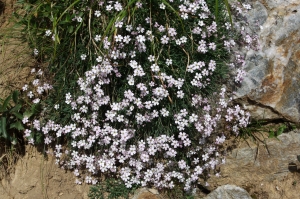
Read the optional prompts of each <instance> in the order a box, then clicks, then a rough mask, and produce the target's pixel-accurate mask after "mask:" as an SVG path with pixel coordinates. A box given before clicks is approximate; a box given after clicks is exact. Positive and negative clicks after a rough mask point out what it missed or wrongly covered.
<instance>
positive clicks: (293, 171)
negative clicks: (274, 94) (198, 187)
mask: <svg viewBox="0 0 300 199" xmlns="http://www.w3.org/2000/svg"><path fill="white" fill-rule="evenodd" d="M265 143H266V145H264V144H263V143H261V144H260V145H259V146H258V145H257V144H255V143H253V142H251V141H248V143H246V142H244V143H243V144H241V146H240V147H238V148H236V149H234V150H232V151H231V152H230V153H229V154H228V155H227V157H226V163H225V164H224V165H222V166H221V168H220V170H221V177H219V178H217V177H212V178H211V179H209V180H208V183H209V184H210V185H211V186H212V187H218V186H221V185H226V184H229V183H230V184H235V185H237V186H240V187H243V188H245V189H246V188H247V189H249V190H250V189H252V190H253V188H254V187H255V189H263V188H264V189H263V191H264V192H266V193H265V194H267V195H268V197H264V198H266V199H267V198H270V199H272V198H293V197H294V198H298V197H299V195H298V194H299V192H298V190H299V189H296V188H295V186H297V187H300V186H299V185H297V184H295V186H293V185H292V184H293V183H294V181H295V182H298V181H299V180H300V173H299V172H300V167H299V166H300V164H299V163H298V160H297V155H300V130H297V131H295V132H289V133H284V134H281V135H280V136H278V139H276V138H272V139H266V142H265ZM287 182H288V183H287ZM266 187H268V188H266ZM276 187H277V188H278V189H280V191H279V190H277V188H276ZM247 189H246V190H247ZM269 189H273V191H270V190H269ZM249 190H247V191H248V192H249ZM249 193H250V192H249ZM281 194H285V195H286V196H287V195H289V197H281Z"/></svg>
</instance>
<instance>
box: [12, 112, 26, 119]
mask: <svg viewBox="0 0 300 199" xmlns="http://www.w3.org/2000/svg"><path fill="white" fill-rule="evenodd" d="M12 114H13V115H14V116H16V117H17V118H18V119H20V120H22V119H23V115H22V114H21V113H18V112H12Z"/></svg>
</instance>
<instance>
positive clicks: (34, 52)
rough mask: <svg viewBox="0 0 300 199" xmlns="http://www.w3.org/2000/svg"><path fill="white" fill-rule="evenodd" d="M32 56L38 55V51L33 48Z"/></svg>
mask: <svg viewBox="0 0 300 199" xmlns="http://www.w3.org/2000/svg"><path fill="white" fill-rule="evenodd" d="M33 54H34V55H35V56H37V55H38V54H39V51H38V49H36V48H35V49H34V50H33Z"/></svg>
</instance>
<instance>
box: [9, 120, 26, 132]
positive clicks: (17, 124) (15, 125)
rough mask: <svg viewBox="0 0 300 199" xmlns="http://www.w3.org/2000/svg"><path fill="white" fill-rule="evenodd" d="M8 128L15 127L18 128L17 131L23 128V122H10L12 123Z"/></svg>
mask: <svg viewBox="0 0 300 199" xmlns="http://www.w3.org/2000/svg"><path fill="white" fill-rule="evenodd" d="M9 128H10V129H12V128H15V129H17V130H19V131H21V130H24V129H25V128H24V126H23V124H22V123H21V122H20V121H17V122H14V123H12V124H11V125H10V126H9Z"/></svg>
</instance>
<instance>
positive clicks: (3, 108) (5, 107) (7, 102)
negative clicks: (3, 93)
mask: <svg viewBox="0 0 300 199" xmlns="http://www.w3.org/2000/svg"><path fill="white" fill-rule="evenodd" d="M10 100H11V95H9V96H8V97H7V98H6V99H5V100H4V102H3V105H2V110H3V111H5V110H7V107H8V105H9V101H10Z"/></svg>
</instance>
